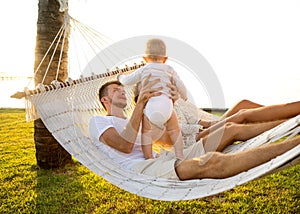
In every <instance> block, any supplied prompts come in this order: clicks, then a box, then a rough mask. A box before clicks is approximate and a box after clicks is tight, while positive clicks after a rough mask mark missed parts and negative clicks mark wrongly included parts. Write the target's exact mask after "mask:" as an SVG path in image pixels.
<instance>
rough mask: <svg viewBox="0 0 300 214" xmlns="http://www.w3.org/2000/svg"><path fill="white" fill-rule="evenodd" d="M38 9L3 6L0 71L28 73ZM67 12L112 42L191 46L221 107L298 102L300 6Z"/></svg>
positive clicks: (90, 2) (118, 5)
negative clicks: (162, 39) (216, 85)
mask: <svg viewBox="0 0 300 214" xmlns="http://www.w3.org/2000/svg"><path fill="white" fill-rule="evenodd" d="M37 3H38V1H37V0H34V1H30V3H29V1H24V0H15V1H3V2H1V7H0V20H1V39H0V47H1V48H0V57H1V60H0V73H1V72H6V73H7V72H9V73H11V74H18V75H26V76H27V75H31V74H32V73H33V62H34V47H35V35H36V19H37V10H38V8H37ZM69 7H70V9H69V13H70V14H71V16H72V17H74V18H76V19H77V20H79V21H81V22H83V23H86V24H88V25H89V26H91V27H93V28H95V29H96V30H97V31H99V32H101V33H103V34H105V35H106V36H108V37H109V38H111V39H112V40H113V41H119V40H123V39H126V38H131V37H135V36H142V35H162V36H167V37H172V38H175V39H178V40H180V41H184V42H186V43H187V44H188V45H190V46H192V47H194V48H195V49H196V50H197V51H198V52H199V53H201V54H202V55H203V57H205V59H206V60H207V61H208V62H209V64H210V65H211V67H212V68H213V70H214V72H215V74H216V75H217V77H218V79H219V81H220V83H221V86H222V89H223V92H224V95H225V102H226V104H225V105H226V107H229V106H232V105H233V104H234V103H236V102H237V101H239V100H241V99H250V100H253V101H255V102H258V103H261V104H275V103H282V102H290V101H296V100H299V98H300V84H299V82H300V72H299V71H300V60H299V59H300V39H299V38H300V28H299V26H300V13H299V11H300V1H297V0H280V1H279V0H252V1H245V0H226V1H224V0H223V1H222V0H211V1H202V0H200V1H192V0H191V1H182V0H173V1H161V0H152V1H143V0H128V1H122V0H110V1H100V0H69ZM193 96H194V97H195V96H197V94H195V95H193ZM195 99H196V100H198V101H199V98H198V97H196V98H195ZM206 102H207V101H205V100H204V99H203V100H202V101H201V100H200V101H199V103H197V105H200V106H201V105H202V106H205V105H207V103H206Z"/></svg>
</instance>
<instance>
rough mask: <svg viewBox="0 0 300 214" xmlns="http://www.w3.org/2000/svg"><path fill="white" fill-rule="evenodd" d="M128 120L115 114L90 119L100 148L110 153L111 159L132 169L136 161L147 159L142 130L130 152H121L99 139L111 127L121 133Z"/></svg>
mask: <svg viewBox="0 0 300 214" xmlns="http://www.w3.org/2000/svg"><path fill="white" fill-rule="evenodd" d="M128 122H129V120H128V119H123V118H119V117H115V116H94V117H92V118H91V119H90V121H89V132H90V135H91V137H92V139H93V142H94V143H95V145H96V147H97V148H98V149H101V150H102V151H103V152H105V153H106V154H108V155H109V157H110V158H111V159H113V160H114V161H116V162H118V163H119V164H121V165H122V166H124V167H125V168H127V169H131V168H132V166H133V165H135V164H136V163H139V162H141V161H144V160H145V158H144V155H143V152H142V147H141V134H140V132H139V133H138V135H137V138H136V142H135V144H134V147H133V150H132V152H131V153H129V154H126V153H123V152H119V151H118V150H116V149H113V148H111V147H110V146H108V145H106V144H105V143H103V142H101V141H100V140H99V138H100V136H101V135H102V134H103V132H105V131H106V130H107V129H109V128H115V129H116V130H117V132H118V133H119V134H120V133H121V132H122V131H123V129H124V127H125V126H126V125H127V123H128Z"/></svg>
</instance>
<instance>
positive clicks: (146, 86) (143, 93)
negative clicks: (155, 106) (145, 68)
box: [137, 75, 162, 106]
mask: <svg viewBox="0 0 300 214" xmlns="http://www.w3.org/2000/svg"><path fill="white" fill-rule="evenodd" d="M150 77H151V75H149V76H148V77H147V78H146V79H145V80H144V82H143V84H142V85H143V86H142V88H141V90H140V94H139V98H138V100H137V105H138V104H142V105H143V106H145V105H146V103H147V102H148V100H149V99H150V98H151V97H156V96H160V95H161V94H162V93H161V92H160V90H162V87H159V88H152V86H154V85H155V84H156V83H158V82H159V81H160V80H159V79H156V80H153V81H151V82H150V81H149V79H150Z"/></svg>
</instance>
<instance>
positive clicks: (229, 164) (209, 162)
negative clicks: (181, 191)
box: [89, 78, 300, 180]
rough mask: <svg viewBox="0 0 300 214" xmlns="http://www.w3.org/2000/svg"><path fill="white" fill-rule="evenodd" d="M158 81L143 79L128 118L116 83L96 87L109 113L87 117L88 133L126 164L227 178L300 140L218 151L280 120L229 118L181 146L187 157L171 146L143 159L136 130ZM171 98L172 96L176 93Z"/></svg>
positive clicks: (179, 175)
mask: <svg viewBox="0 0 300 214" xmlns="http://www.w3.org/2000/svg"><path fill="white" fill-rule="evenodd" d="M158 81H159V80H154V81H152V82H149V78H148V80H146V83H145V84H144V86H143V88H142V89H141V91H140V94H139V98H138V100H137V103H136V107H135V109H134V111H133V113H132V116H131V117H130V118H126V117H125V115H124V112H123V110H124V108H125V107H126V105H127V100H126V96H125V91H124V89H123V87H122V85H120V83H118V82H112V83H108V84H105V85H103V86H102V88H101V89H100V90H101V91H102V93H100V94H99V96H100V100H101V102H102V104H103V106H104V107H105V109H106V111H107V116H95V117H93V118H91V120H90V124H89V129H90V134H91V136H92V137H93V139H94V141H95V142H98V144H99V146H103V147H105V149H106V151H107V153H108V154H109V155H110V157H111V158H112V159H114V160H115V161H118V162H119V163H120V164H121V165H122V166H124V167H126V168H128V169H131V170H133V171H135V172H137V173H143V174H146V175H151V176H155V177H163V178H167V179H175V180H178V179H179V180H188V179H197V178H226V177H230V176H233V175H236V174H238V173H240V172H243V171H246V170H249V169H251V168H253V167H256V166H258V165H261V164H263V163H265V162H267V161H269V160H271V159H273V158H275V157H276V156H278V155H281V154H283V153H285V152H287V151H289V150H290V149H292V148H294V147H296V146H298V145H300V137H296V138H294V139H292V140H289V141H286V142H283V143H277V144H272V145H268V146H262V147H258V148H254V149H249V150H247V151H243V152H239V153H235V154H223V153H220V152H221V151H222V150H223V149H224V148H225V147H227V146H228V145H230V144H232V143H233V142H235V141H237V140H242V141H244V140H247V139H250V138H252V137H254V136H257V135H259V134H261V133H263V132H264V131H266V130H269V129H271V128H272V127H275V126H276V125H278V124H279V123H281V122H282V120H281V121H271V122H265V123H258V124H246V125H242V124H235V123H228V125H225V126H223V127H221V128H219V129H216V130H214V132H213V133H210V135H209V136H205V137H203V138H201V139H200V140H199V141H198V142H197V143H195V144H193V145H191V146H190V147H189V148H187V149H185V150H184V153H185V157H186V159H185V160H183V161H178V160H176V158H175V156H174V153H172V152H166V153H162V154H160V155H158V156H157V157H156V158H154V159H148V160H145V159H144V157H143V153H142V150H141V145H140V142H139V139H140V137H137V136H138V135H139V134H140V133H139V128H140V122H141V119H142V116H143V109H144V106H145V104H146V103H147V101H148V99H149V98H150V97H154V96H158V95H160V93H159V92H158V91H159V90H160V89H159V88H158V89H152V88H151V87H152V86H153V85H154V84H155V83H157V82H158ZM169 87H170V89H171V90H172V91H173V93H174V92H176V88H175V89H174V87H173V86H169ZM173 99H176V93H175V95H173ZM299 113H300V112H299ZM167 139H168V137H167V136H161V137H160V139H159V140H163V141H167Z"/></svg>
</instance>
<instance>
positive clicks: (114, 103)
mask: <svg viewBox="0 0 300 214" xmlns="http://www.w3.org/2000/svg"><path fill="white" fill-rule="evenodd" d="M112 105H114V106H116V107H118V108H125V107H126V106H127V102H125V103H123V102H120V101H118V100H116V101H114V100H112Z"/></svg>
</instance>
